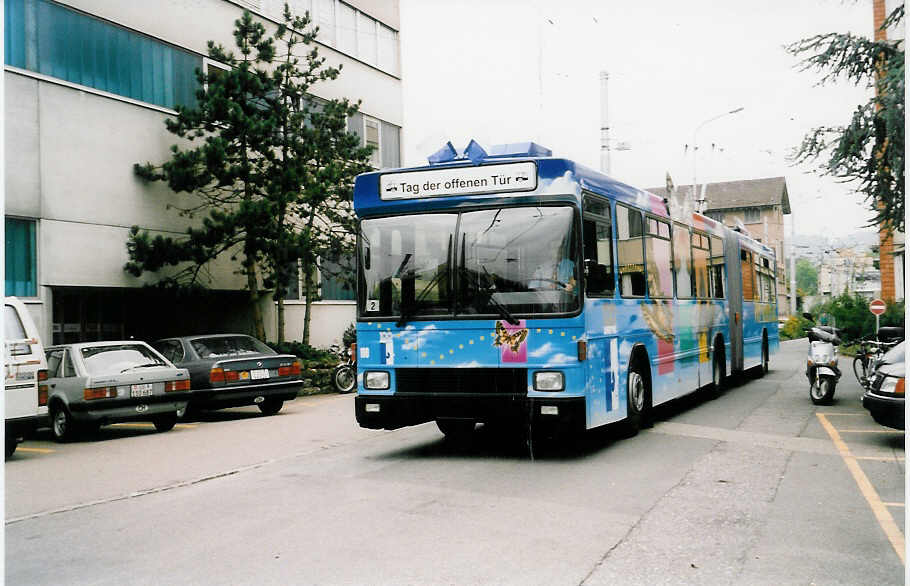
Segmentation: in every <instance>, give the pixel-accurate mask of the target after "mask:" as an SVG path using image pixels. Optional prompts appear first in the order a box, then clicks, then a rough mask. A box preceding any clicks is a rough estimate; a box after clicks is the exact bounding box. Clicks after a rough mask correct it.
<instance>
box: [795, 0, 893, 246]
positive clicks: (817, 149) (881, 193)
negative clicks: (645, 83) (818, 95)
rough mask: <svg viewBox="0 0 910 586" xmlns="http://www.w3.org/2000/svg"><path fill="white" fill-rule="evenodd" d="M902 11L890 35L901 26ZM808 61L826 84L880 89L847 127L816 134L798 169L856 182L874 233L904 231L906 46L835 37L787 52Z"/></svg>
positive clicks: (806, 66) (802, 149) (801, 150)
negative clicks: (809, 167) (804, 166)
mask: <svg viewBox="0 0 910 586" xmlns="http://www.w3.org/2000/svg"><path fill="white" fill-rule="evenodd" d="M903 17H904V5H903V4H901V5H900V6H899V7H897V8H895V9H894V11H892V12H891V14H889V15H888V18H887V19H886V20H885V23H884V25H883V28H888V27H890V26H891V25H893V24H896V23H898V22H900V21H901V20H902V19H903ZM787 51H788V52H789V53H791V54H792V55H794V56H798V57H801V58H802V60H801V61H800V67H801V69H802V70H803V71H805V70H813V69H815V70H819V71H824V72H825V73H824V75H823V76H822V78H821V80H820V82H819V83H820V84H824V83H829V82H832V81H836V80H838V79H841V78H846V79H847V80H848V81H850V82H852V83H854V84H856V85H864V86H866V87H869V88H873V87H874V88H875V92H874V95H873V97H872V98H871V99H870V100H869V101H868V102H867V103H865V104H861V105H859V106H857V108H856V110H855V111H854V112H853V116H852V117H851V119H850V121H849V122H848V123H847V124H846V125H843V126H822V127H818V128H814V129H813V130H811V131H810V132H809V133H808V134H807V135H806V136H805V137H804V138H803V141H802V143H801V144H800V145H799V146H798V147H797V148H796V149H795V151H794V153H793V156H792V161H793V163H794V164H799V163H808V162H815V161H818V160H819V159H820V160H821V161H820V166H819V167H818V168H817V171H818V172H819V173H821V174H824V175H830V176H832V177H837V178H838V179H841V180H843V181H856V182H857V184H858V186H859V187H858V189H857V191H858V192H859V193H862V194H863V196H864V201H865V202H866V204H867V205H868V207H869V210H870V211H871V212H872V213H873V217H872V218H871V220H870V225H882V226H884V227H886V228H888V229H891V230H899V231H903V230H904V43H903V41H896V42H895V41H891V40H887V41H873V40H870V39H868V38H865V37H860V36H856V35H852V34H842V33H828V34H823V35H816V36H814V37H811V38H808V39H803V40H801V41H798V42H796V43H793V44H791V45H789V46H788V47H787Z"/></svg>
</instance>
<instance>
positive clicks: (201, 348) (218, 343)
mask: <svg viewBox="0 0 910 586" xmlns="http://www.w3.org/2000/svg"><path fill="white" fill-rule="evenodd" d="M191 344H192V346H193V350H195V351H196V354H197V355H198V356H199V358H222V357H225V356H245V355H248V354H275V351H274V350H272V349H271V348H269V347H268V346H266V345H265V344H263V343H262V342H260V341H259V340H257V339H256V338H251V337H249V336H219V337H217V338H197V339H195V340H193V341H192V342H191Z"/></svg>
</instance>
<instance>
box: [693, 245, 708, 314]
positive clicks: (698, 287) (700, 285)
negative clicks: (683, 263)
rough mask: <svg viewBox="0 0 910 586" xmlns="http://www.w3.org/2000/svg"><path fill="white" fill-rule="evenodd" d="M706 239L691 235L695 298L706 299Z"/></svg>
mask: <svg viewBox="0 0 910 586" xmlns="http://www.w3.org/2000/svg"><path fill="white" fill-rule="evenodd" d="M708 254H709V244H708V237H707V236H705V235H703V234H698V233H697V232H693V233H692V260H693V262H694V265H695V296H696V297H698V298H699V299H707V298H708V297H709V296H710V295H709V292H708Z"/></svg>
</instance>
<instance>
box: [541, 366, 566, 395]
mask: <svg viewBox="0 0 910 586" xmlns="http://www.w3.org/2000/svg"><path fill="white" fill-rule="evenodd" d="M565 388H566V378H565V376H563V374H562V373H561V372H558V371H554V370H544V371H541V372H535V373H534V390H535V391H561V390H563V389H565Z"/></svg>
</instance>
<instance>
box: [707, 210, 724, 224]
mask: <svg viewBox="0 0 910 586" xmlns="http://www.w3.org/2000/svg"><path fill="white" fill-rule="evenodd" d="M705 215H706V216H708V217H709V218H711V219H712V220H714V221H717V222H721V223H723V221H724V213H723V212H705Z"/></svg>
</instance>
